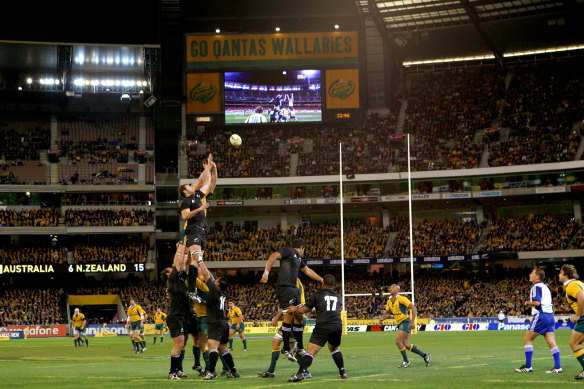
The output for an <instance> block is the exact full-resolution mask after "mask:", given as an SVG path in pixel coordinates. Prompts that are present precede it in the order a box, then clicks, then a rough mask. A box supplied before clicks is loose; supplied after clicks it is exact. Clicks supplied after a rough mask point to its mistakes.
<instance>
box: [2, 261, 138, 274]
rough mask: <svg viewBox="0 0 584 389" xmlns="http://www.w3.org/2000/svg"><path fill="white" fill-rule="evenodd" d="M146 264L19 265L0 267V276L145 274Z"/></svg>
mask: <svg viewBox="0 0 584 389" xmlns="http://www.w3.org/2000/svg"><path fill="white" fill-rule="evenodd" d="M144 270H145V264H144V263H85V264H66V263H65V264H45V265H39V264H19V265H0V275H3V274H5V275H9V274H59V273H126V272H143V271H144Z"/></svg>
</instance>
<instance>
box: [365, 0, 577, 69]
mask: <svg viewBox="0 0 584 389" xmlns="http://www.w3.org/2000/svg"><path fill="white" fill-rule="evenodd" d="M355 1H356V2H357V4H358V7H359V10H360V12H361V14H362V15H365V16H366V17H369V18H371V19H372V20H373V21H374V22H375V25H376V27H377V29H378V30H379V33H380V35H381V36H382V38H383V39H384V41H385V42H386V45H388V47H389V49H390V50H391V52H392V54H393V55H396V56H398V57H399V59H400V60H401V61H405V60H420V59H430V58H447V57H457V56H469V55H484V54H494V55H495V56H496V57H497V58H499V59H501V60H502V58H503V56H502V55H503V54H504V53H508V52H517V51H526V50H536V49H542V48H550V47H556V46H567V45H574V44H582V43H584V39H583V38H582V33H581V28H580V23H581V22H580V21H581V20H582V16H583V15H584V0H563V1H556V0H509V1H505V0H396V1H382V0H355Z"/></svg>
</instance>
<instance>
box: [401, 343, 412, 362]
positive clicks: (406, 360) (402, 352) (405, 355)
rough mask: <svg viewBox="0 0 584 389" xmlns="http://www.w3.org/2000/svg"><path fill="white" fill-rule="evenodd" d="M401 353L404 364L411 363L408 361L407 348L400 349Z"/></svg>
mask: <svg viewBox="0 0 584 389" xmlns="http://www.w3.org/2000/svg"><path fill="white" fill-rule="evenodd" d="M399 352H400V353H401V355H402V358H403V359H404V362H406V363H409V362H410V361H409V360H408V354H406V348H405V347H404V348H400V349H399Z"/></svg>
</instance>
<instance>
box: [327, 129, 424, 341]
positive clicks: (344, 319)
mask: <svg viewBox="0 0 584 389" xmlns="http://www.w3.org/2000/svg"><path fill="white" fill-rule="evenodd" d="M406 141H407V152H408V154H407V155H408V157H407V158H408V219H409V235H410V282H411V291H410V292H400V294H404V295H411V301H412V304H415V300H416V297H415V293H414V290H415V288H414V230H413V217H412V170H411V157H410V134H407V138H406ZM342 146H343V145H342V143H339V207H340V216H341V231H340V232H341V291H342V295H341V296H342V310H341V320H342V322H343V335H346V334H347V319H348V318H347V307H346V305H345V298H346V297H366V296H372V294H371V293H351V294H346V293H345V247H344V234H345V231H344V217H343V147H342ZM375 295H377V296H388V295H389V293H377V294H375ZM414 324H416V323H414ZM412 332H413V333H416V332H417V326H416V325H414V330H413V331H412Z"/></svg>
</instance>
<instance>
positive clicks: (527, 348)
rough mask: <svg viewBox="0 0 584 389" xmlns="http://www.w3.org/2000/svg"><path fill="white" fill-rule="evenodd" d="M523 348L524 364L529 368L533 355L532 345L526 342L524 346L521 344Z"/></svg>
mask: <svg viewBox="0 0 584 389" xmlns="http://www.w3.org/2000/svg"><path fill="white" fill-rule="evenodd" d="M523 349H524V350H525V366H527V368H530V367H531V358H532V357H533V345H532V344H526V345H525V346H523Z"/></svg>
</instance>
